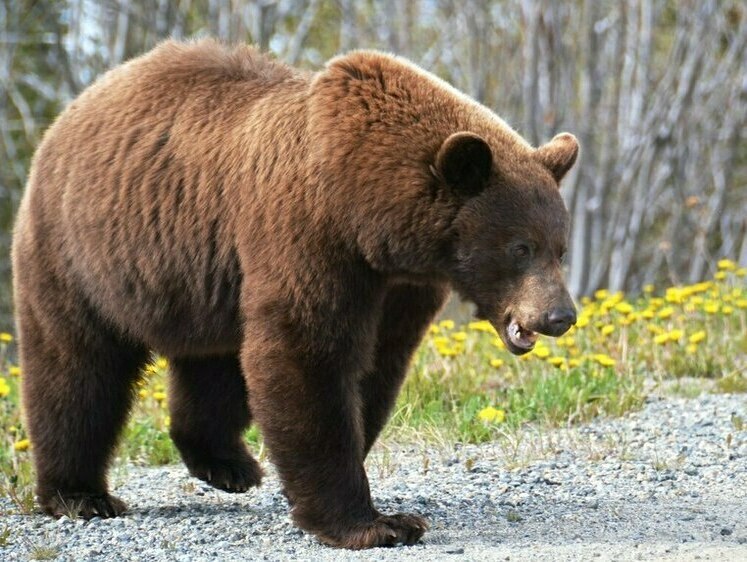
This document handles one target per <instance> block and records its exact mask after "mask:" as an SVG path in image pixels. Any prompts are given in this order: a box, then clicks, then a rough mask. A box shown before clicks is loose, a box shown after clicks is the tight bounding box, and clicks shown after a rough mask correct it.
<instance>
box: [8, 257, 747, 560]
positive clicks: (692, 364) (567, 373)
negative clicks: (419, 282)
mask: <svg viewBox="0 0 747 562" xmlns="http://www.w3.org/2000/svg"><path fill="white" fill-rule="evenodd" d="M745 275H747V271H745V270H738V269H737V268H736V267H734V266H733V265H729V264H727V265H726V266H724V267H723V268H722V272H721V273H720V274H719V276H718V277H719V278H718V279H716V280H713V281H708V282H706V283H701V284H697V285H693V286H690V287H678V288H669V289H667V290H666V291H662V292H661V294H660V295H658V296H656V295H655V294H654V292H652V291H649V292H648V293H647V294H646V295H645V296H643V297H640V298H638V299H635V300H632V301H628V300H626V299H625V297H624V296H623V295H619V294H610V293H608V292H606V291H599V292H598V293H597V294H596V295H595V296H594V298H589V299H583V300H582V311H581V314H580V316H579V323H578V325H577V326H576V327H575V328H574V329H572V330H571V332H569V334H567V335H566V336H564V337H562V338H559V339H557V340H552V339H542V340H540V342H539V343H538V345H537V347H536V348H535V350H534V351H533V352H532V353H530V354H528V355H526V356H524V357H521V358H517V357H514V356H512V355H510V354H509V353H508V352H507V351H506V350H505V349H504V347H503V345H502V343H501V342H500V340H499V339H498V338H497V337H496V334H495V333H494V331H493V330H492V328H491V327H490V326H489V325H487V324H486V323H484V322H473V323H469V324H467V325H464V326H460V325H456V324H455V323H454V322H452V321H450V320H444V321H441V322H440V323H439V324H437V325H434V326H432V327H431V330H430V331H429V334H428V336H427V337H426V338H425V341H424V342H423V344H422V345H421V347H420V348H419V350H418V351H417V353H416V354H415V357H414V358H413V362H412V365H411V368H410V372H409V375H408V378H407V380H406V382H405V384H404V386H403V389H402V392H401V393H400V396H399V399H398V402H397V405H396V408H395V410H394V412H393V415H392V418H391V420H390V422H389V424H388V425H387V428H386V429H385V431H384V441H385V442H390V443H391V442H406V443H413V442H417V443H421V444H434V443H435V444H443V445H446V446H448V445H451V444H453V443H454V442H456V441H458V442H462V443H481V442H485V441H491V440H497V441H499V444H500V445H501V447H502V448H503V449H504V450H505V451H506V455H507V456H508V457H511V455H512V452H511V451H512V448H516V447H519V445H520V443H521V441H522V428H524V427H525V426H526V425H527V424H532V425H533V426H535V427H538V428H545V427H558V426H567V425H571V424H577V423H582V422H585V421H588V420H590V419H593V418H594V417H597V416H618V415H622V414H624V413H625V412H627V411H630V410H632V409H636V408H639V407H640V406H641V404H642V403H643V401H644V399H645V391H644V388H647V387H646V386H645V385H644V381H645V380H646V379H651V378H653V379H654V380H658V381H659V382H660V383H663V382H666V383H667V384H666V385H659V386H660V387H666V388H668V389H669V390H668V391H669V392H672V393H675V394H678V395H683V396H696V395H697V394H698V393H699V392H702V391H703V389H704V388H709V389H711V391H713V392H729V393H731V392H747V369H746V367H747V286H746V285H745V279H746V277H745ZM13 346H14V342H13V337H12V335H10V334H0V497H2V498H5V499H6V500H8V501H7V504H6V505H10V510H11V511H13V512H18V513H31V512H32V511H33V510H34V498H33V492H32V490H33V471H32V467H31V462H30V447H33V443H31V444H29V443H28V440H27V434H26V430H25V427H24V423H23V419H22V416H21V414H20V405H19V404H20V389H19V387H20V381H21V379H22V377H23V374H22V373H21V372H20V370H19V369H18V367H17V366H14V365H12V364H11V362H10V359H9V358H10V357H12V356H13V353H14V349H13ZM167 371H168V365H167V364H166V362H165V361H164V360H162V359H158V358H154V361H153V363H152V364H151V365H149V366H148V367H147V369H146V370H145V372H144V374H143V378H142V381H141V382H140V383H139V386H138V388H137V392H138V400H137V405H136V408H135V409H134V412H133V414H132V416H131V419H130V421H129V423H128V425H127V428H126V430H125V432H124V435H123V437H122V440H121V444H120V446H119V449H118V451H117V455H116V461H115V471H114V472H115V474H116V473H117V469H123V470H126V466H127V465H128V464H130V463H132V464H137V465H143V466H153V465H163V464H171V463H175V462H178V461H179V455H178V453H177V451H176V448H175V447H174V445H173V443H172V442H171V440H170V438H169V436H168V430H169V424H170V418H169V413H168V409H167V392H168V389H167V382H166V379H167ZM680 377H683V378H682V381H681V382H680V381H679V378H680ZM684 377H687V378H684ZM696 377H698V378H699V379H696ZM695 380H704V381H706V382H708V384H703V385H699V384H696V383H695V382H693V381H695ZM671 383H674V384H671ZM733 422H734V425H735V427H736V426H738V425H739V426H743V424H744V422H743V420H741V418H739V419H736V420H733ZM245 437H246V440H247V442H249V443H250V445H251V446H252V447H253V448H254V450H255V452H258V453H259V456H260V458H261V459H263V458H264V457H265V451H264V446H263V443H262V438H261V434H260V433H259V431H258V429H257V428H256V427H252V428H250V429H249V430H247V432H246V434H245ZM382 450H383V453H382V455H380V456H379V457H378V458H377V461H376V462H377V463H378V464H377V466H376V467H374V469H377V470H379V471H380V472H381V473H382V474H383V473H387V472H389V471H391V470H393V466H394V462H395V461H394V460H393V459H392V458H391V457H390V456H387V455H388V449H386V448H382ZM424 462H426V463H427V459H426V460H424ZM465 462H467V463H469V462H474V460H470V459H466V461H465ZM424 470H427V466H426V467H424ZM8 540H9V535H7V534H5V535H4V534H3V531H2V530H1V529H0V546H1V545H2V543H3V542H4V543H7V542H8ZM52 550H53V549H52ZM48 554H50V555H51V554H53V553H48ZM39 555H40V556H42V558H43V556H44V555H45V552H42V551H41V550H40V551H39ZM42 558H40V559H42Z"/></svg>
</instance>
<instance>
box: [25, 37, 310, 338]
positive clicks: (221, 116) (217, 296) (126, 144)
mask: <svg viewBox="0 0 747 562" xmlns="http://www.w3.org/2000/svg"><path fill="white" fill-rule="evenodd" d="M305 80H306V77H305V76H304V75H303V74H301V73H299V72H298V71H296V70H294V69H291V68H290V67H287V66H285V65H283V64H281V63H278V62H275V61H273V60H271V59H270V58H268V57H265V56H263V55H261V54H259V53H258V52H257V51H255V50H254V49H252V48H251V47H248V46H237V47H226V46H223V45H221V44H219V43H217V42H214V41H210V40H205V41H200V42H196V43H178V42H172V41H169V42H166V43H163V44H162V45H160V46H159V47H157V48H156V49H154V50H153V51H151V52H150V53H148V54H146V55H144V56H142V57H139V58H137V59H134V60H132V61H130V62H128V63H126V64H124V65H122V66H120V67H117V68H115V69H113V70H111V71H110V72H108V73H106V74H105V75H103V76H102V77H101V78H100V79H99V80H98V81H97V82H96V83H94V84H93V85H92V86H91V87H89V88H88V89H87V90H86V91H84V92H83V93H82V94H81V95H80V96H79V97H78V98H77V99H76V100H75V101H73V102H72V103H71V104H70V106H69V107H68V108H67V109H66V110H65V111H64V112H63V113H62V114H61V115H60V117H59V118H58V119H57V121H56V122H55V123H54V125H53V126H52V127H51V128H50V130H49V131H48V132H47V134H46V135H45V138H44V140H43V142H42V143H41V145H40V147H39V149H38V151H37V153H36V155H35V158H34V163H33V167H32V173H31V174H30V178H29V182H28V185H27V188H26V193H25V195H24V201H23V203H22V205H21V209H20V211H19V218H18V223H17V228H16V239H17V240H16V249H15V251H14V254H15V259H16V262H18V263H17V265H16V267H17V268H18V267H20V268H27V269H34V268H36V269H38V273H37V274H38V275H45V274H49V272H50V271H53V272H55V274H56V275H59V276H60V277H61V278H64V279H65V282H67V283H69V284H71V285H72V286H75V288H76V290H78V291H79V292H80V295H79V296H80V298H85V299H87V300H90V301H91V304H92V305H93V306H94V307H95V308H96V309H99V310H101V311H102V312H103V313H104V315H105V316H107V317H109V318H113V319H116V321H117V323H119V324H121V326H120V327H121V328H122V329H123V330H125V331H128V332H143V331H145V332H150V333H146V334H144V336H145V338H144V339H146V340H150V341H149V343H151V345H153V347H156V348H158V347H159V342H158V341H154V340H156V339H158V338H160V337H163V335H164V334H174V333H175V332H174V330H173V327H174V326H179V327H180V330H179V332H180V333H181V332H183V333H185V334H188V335H189V336H188V338H187V339H189V340H199V341H202V342H210V341H222V342H229V346H230V345H234V344H236V345H237V344H238V337H239V336H238V332H239V330H238V329H237V325H238V313H237V308H238V302H237V301H238V295H239V283H240V280H241V273H240V268H239V263H238V258H237V256H236V253H235V247H234V246H235V245H234V237H235V232H234V226H233V225H234V212H235V210H236V207H237V198H238V197H239V194H238V193H237V191H238V190H239V189H241V188H243V187H251V186H246V183H247V181H246V178H247V173H248V172H247V170H246V166H247V164H246V161H247V158H245V156H246V155H245V152H246V151H248V150H251V147H248V146H247V145H248V143H249V142H252V141H251V140H247V139H250V138H251V136H252V135H253V134H254V131H253V130H252V126H249V125H247V121H250V120H252V119H254V120H255V121H257V117H253V116H252V113H253V111H254V109H253V107H254V106H255V105H259V104H260V103H261V102H262V100H265V99H268V98H273V99H276V100H277V99H278V98H282V97H283V95H282V94H281V95H280V96H278V95H277V90H281V91H288V92H296V91H299V90H303V88H304V83H305ZM289 83H290V84H295V86H292V85H291V86H288V84H289ZM270 93H273V95H272V96H269V95H268V94H270ZM277 103H282V101H281V100H279V101H277ZM208 319H209V320H208ZM191 345H193V342H190V341H184V342H182V343H178V344H177V346H184V347H189V346H191ZM160 347H162V348H163V347H167V345H166V344H164V345H161V346H160Z"/></svg>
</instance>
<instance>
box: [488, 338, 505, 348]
mask: <svg viewBox="0 0 747 562" xmlns="http://www.w3.org/2000/svg"><path fill="white" fill-rule="evenodd" d="M490 343H492V344H493V345H494V346H495V347H497V348H498V349H505V347H506V344H505V343H503V340H502V339H501V338H493V339H492V340H490Z"/></svg>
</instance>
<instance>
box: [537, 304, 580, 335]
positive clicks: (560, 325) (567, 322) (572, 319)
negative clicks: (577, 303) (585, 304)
mask: <svg viewBox="0 0 747 562" xmlns="http://www.w3.org/2000/svg"><path fill="white" fill-rule="evenodd" d="M542 320H543V322H542V324H543V326H542V329H541V330H540V332H541V333H543V334H545V335H547V336H552V337H558V336H562V335H563V334H565V333H566V332H567V331H568V330H569V329H570V327H571V326H573V325H574V324H575V323H576V309H575V308H571V307H564V306H558V307H555V308H553V309H551V310H549V311H548V312H546V313H545V314H544V318H543V319H542Z"/></svg>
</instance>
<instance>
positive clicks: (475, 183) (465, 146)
mask: <svg viewBox="0 0 747 562" xmlns="http://www.w3.org/2000/svg"><path fill="white" fill-rule="evenodd" d="M492 167H493V153H492V152H491V151H490V147H489V146H488V143H486V142H485V140H484V139H483V138H482V137H480V136H479V135H476V134H474V133H468V132H459V133H454V134H453V135H451V136H449V138H447V139H446V140H445V141H444V143H443V144H442V145H441V148H440V149H439V150H438V154H437V155H436V172H437V173H438V176H439V177H440V178H441V179H442V180H443V181H444V182H446V184H447V185H448V186H449V187H451V188H452V189H453V190H454V191H455V192H458V193H464V194H466V195H469V196H472V195H477V194H478V193H480V192H481V191H482V190H483V189H484V188H485V186H486V185H487V183H488V178H489V177H490V170H491V168H492Z"/></svg>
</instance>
